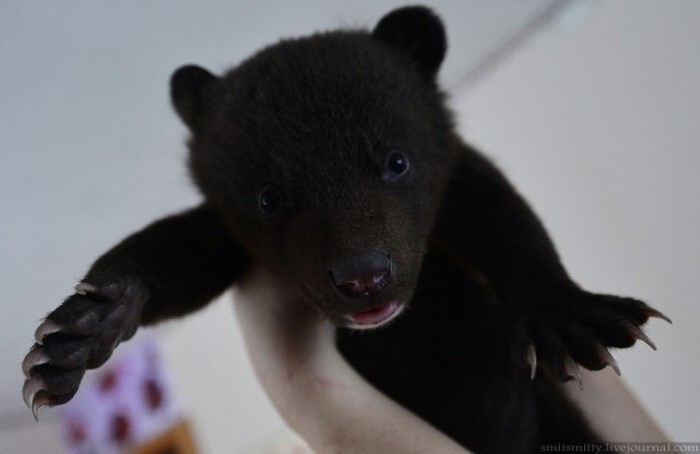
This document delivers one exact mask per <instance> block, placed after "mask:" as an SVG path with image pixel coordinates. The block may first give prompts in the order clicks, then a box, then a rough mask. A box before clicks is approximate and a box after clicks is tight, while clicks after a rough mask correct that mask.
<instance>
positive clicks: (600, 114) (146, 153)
mask: <svg viewBox="0 0 700 454" xmlns="http://www.w3.org/2000/svg"><path fill="white" fill-rule="evenodd" d="M278 3H279V4H278V7H276V8H275V7H273V6H274V5H273V6H271V4H270V3H262V2H253V1H245V2H242V1H239V2H223V1H222V2H211V3H208V4H207V5H208V7H207V8H206V9H204V8H202V7H201V6H199V5H200V4H199V3H197V4H196V3H194V2H185V1H178V2H168V3H167V4H166V3H155V2H136V1H129V2H120V3H119V4H115V3H113V4H105V3H94V2H87V1H83V2H79V1H74V2H64V3H61V4H58V3H55V2H38V1H23V2H21V3H20V2H19V1H16V2H11V1H8V2H3V3H2V4H1V5H0V147H1V148H0V213H2V221H1V222H0V238H2V241H0V294H1V295H2V302H0V324H1V328H2V330H1V331H0V332H2V336H3V338H2V343H0V362H1V364H0V370H2V371H3V372H2V373H1V374H0V451H3V452H4V451H5V450H6V449H7V450H9V452H17V451H19V450H22V451H23V452H26V453H30V452H46V446H50V445H51V444H52V443H53V440H54V439H55V438H56V437H57V433H56V431H55V428H54V427H53V424H52V422H51V421H52V415H51V412H50V411H48V412H46V413H45V416H46V417H45V419H44V420H45V421H47V422H45V423H43V424H39V425H38V426H35V425H33V423H31V424H30V421H31V416H29V414H28V412H26V410H25V409H23V408H22V403H21V399H20V397H19V390H20V388H21V382H22V377H21V372H20V371H19V364H20V362H21V359H22V355H23V354H24V352H25V351H26V349H27V348H28V347H29V346H30V345H31V334H32V332H33V329H34V327H35V326H36V322H37V320H38V319H39V318H40V317H41V315H43V314H44V313H46V312H47V311H49V310H51V309H52V308H53V307H54V306H55V305H57V304H58V303H59V302H60V300H61V298H62V297H63V296H64V295H66V294H68V292H69V291H70V288H71V286H72V285H73V284H74V283H75V281H76V279H77V278H79V277H80V276H81V275H82V273H83V272H84V271H85V269H86V268H87V266H88V264H89V263H90V262H91V261H92V260H93V259H94V258H95V257H96V256H97V255H98V254H99V253H101V252H102V251H104V250H105V249H106V248H107V247H109V246H110V245H112V244H113V243H114V242H115V241H117V240H118V239H120V238H122V237H123V236H124V235H125V234H127V233H129V232H131V231H133V230H135V229H137V228H139V227H141V226H142V225H144V224H145V223H147V222H149V221H150V220H152V219H154V218H155V217H157V216H160V215H163V214H166V213H168V212H171V211H174V210H177V209H180V208H182V207H185V206H187V205H190V204H192V203H194V201H195V200H196V199H197V197H196V195H195V193H194V191H193V190H192V189H191V188H190V186H189V185H188V182H187V177H186V172H185V169H184V165H183V160H184V155H185V151H184V146H183V145H182V143H183V139H184V136H185V133H184V129H183V128H182V127H181V126H180V125H179V123H178V122H177V120H176V118H175V116H174V115H173V114H172V113H171V111H170V108H169V105H168V100H167V79H168V77H169V74H170V72H171V71H172V70H173V69H174V68H175V67H177V66H178V65H180V64H183V63H187V62H196V63H200V64H202V65H204V66H207V67H209V68H210V69H212V70H221V69H223V68H225V67H227V66H230V65H231V64H232V63H235V62H236V61H238V60H240V59H241V58H243V57H245V56H246V55H248V54H249V53H250V52H252V51H254V50H255V49H256V48H258V47H259V46H261V45H263V44H266V43H269V42H271V41H274V40H275V39H276V38H278V37H280V36H285V35H296V34H303V33H307V32H309V31H312V30H318V29H324V28H333V27H336V26H338V25H347V24H353V25H356V24H361V25H370V26H371V25H372V24H373V23H374V22H375V21H376V20H377V19H378V18H379V17H380V16H381V15H382V14H383V13H384V12H386V11H388V10H389V9H391V7H393V6H395V5H398V4H400V3H401V2H399V1H388V0H387V1H382V2H341V1H333V2H328V1H325V2H324V1H314V2H312V1H306V2H294V7H291V6H290V5H291V2H278ZM425 3H428V4H432V5H435V7H436V9H437V10H438V11H439V12H441V14H442V15H443V17H444V18H445V20H446V22H447V25H448V29H449V31H450V33H451V34H450V38H451V43H452V45H451V49H450V52H449V54H448V63H447V65H446V67H445V73H444V78H443V81H444V82H445V83H446V84H447V85H448V86H452V87H455V90H456V91H455V93H454V99H453V104H454V106H455V108H456V110H457V111H458V113H459V118H460V124H461V125H463V126H462V130H463V131H464V134H465V136H466V137H468V138H469V139H470V140H472V141H473V142H474V143H476V144H477V145H479V146H480V147H481V148H482V149H484V150H485V151H487V153H488V154H489V155H491V156H492V157H494V158H495V159H496V160H497V162H498V163H499V164H500V165H501V167H503V168H504V169H505V170H506V172H507V173H508V174H509V175H510V176H511V177H512V178H513V180H514V181H515V183H516V185H517V186H518V187H519V188H521V190H522V192H523V193H524V194H525V195H526V196H527V197H528V199H529V200H530V201H531V202H532V203H533V205H534V206H535V208H536V209H537V211H538V212H539V213H540V214H541V216H542V217H543V218H544V220H545V223H546V224H547V226H548V227H549V230H550V231H551V233H552V234H553V236H554V238H555V240H556V242H557V244H558V246H559V248H560V251H561V253H562V255H563V258H564V260H565V262H566V264H567V265H568V267H569V269H570V271H571V273H572V274H573V275H574V276H575V277H577V278H578V280H579V281H580V282H581V283H582V284H584V285H585V286H587V287H589V288H591V289H596V290H600V291H610V292H619V293H627V294H630V295H635V296H639V297H642V298H646V299H648V300H649V301H650V302H652V303H653V304H654V305H655V306H656V307H658V308H659V309H661V310H662V311H664V312H666V313H668V315H669V316H671V318H673V319H674V325H673V326H664V325H663V323H662V322H652V323H651V325H650V327H649V332H650V334H651V335H652V337H653V338H654V340H655V341H656V342H657V345H659V351H658V352H651V351H650V350H648V349H647V348H646V347H645V346H641V347H639V348H636V349H634V350H631V351H624V352H619V353H617V355H616V356H617V358H618V359H619V363H620V366H621V368H622V370H623V376H624V377H625V378H626V379H627V380H628V382H629V383H630V384H631V385H632V387H633V389H634V390H635V391H636V392H637V394H638V395H639V396H640V398H641V400H642V401H643V402H644V403H645V405H646V406H647V407H648V408H649V409H650V410H651V412H652V413H653V414H654V415H655V416H656V417H657V419H658V420H659V421H660V423H661V425H662V426H663V427H664V428H665V429H666V430H667V431H668V432H669V434H670V435H671V436H672V438H673V439H676V440H686V441H687V440H696V441H697V440H698V439H700V437H699V435H700V431H699V430H698V422H697V421H698V416H700V410H698V408H700V393H698V391H696V387H695V384H696V383H697V382H698V381H700V366H698V364H697V362H695V361H694V359H695V358H696V357H697V353H698V347H697V344H698V335H697V330H696V329H695V327H694V326H693V323H695V321H696V320H698V319H699V317H698V316H699V315H700V314H699V312H700V309H699V308H700V306H699V305H698V304H697V303H696V301H695V300H696V298H695V296H696V295H697V269H698V265H700V263H699V261H700V260H699V259H698V257H699V254H698V253H699V252H700V246H699V245H698V241H697V233H696V232H697V231H699V230H700V209H699V206H700V205H699V204H698V200H699V197H698V196H699V195H700V190H698V187H697V184H696V182H695V176H696V175H697V174H698V172H699V171H700V162H699V161H700V158H699V157H698V154H697V149H698V145H700V130H699V128H698V127H697V126H696V123H698V120H700V95H699V93H700V90H699V89H700V86H699V85H700V82H698V81H700V44H699V43H700V3H698V2H697V1H695V0H672V1H664V2H661V1H658V0H656V1H654V0H624V1H623V0H618V1H615V2H612V1H607V2H602V1H601V2H592V3H591V5H592V7H591V8H590V12H591V14H590V15H589V16H588V17H585V18H583V19H584V20H583V22H582V23H580V24H579V25H577V26H573V25H571V22H572V21H571V20H567V21H565V22H566V24H569V25H562V26H560V27H555V28H550V29H548V30H547V31H546V32H544V33H541V34H540V35H538V36H537V38H536V39H534V40H530V41H528V42H527V43H526V45H525V46H521V47H519V48H518V52H516V53H511V54H509V55H510V58H509V59H507V60H506V61H505V63H504V64H502V65H501V66H499V67H498V68H497V70H496V72H493V73H490V74H489V75H488V77H485V78H482V79H480V80H479V82H478V83H477V84H476V85H468V86H465V85H464V84H460V83H459V81H460V80H464V78H465V77H466V76H467V75H468V74H472V73H473V72H472V70H473V69H474V67H475V65H476V64H477V63H479V62H483V57H484V56H486V55H488V54H489V52H491V51H493V50H494V49H496V48H498V46H499V45H502V44H503V43H504V41H505V39H506V38H507V37H508V36H512V34H513V33H514V32H517V31H519V30H521V27H522V25H523V24H524V23H528V22H529V21H531V20H532V18H533V17H535V16H536V15H537V14H539V13H541V11H542V7H543V6H546V5H547V4H551V3H552V2H546V1H544V0H542V1H539V2H538V1H534V0H527V1H524V0H518V1H515V0H511V1H507V2H502V3H499V5H500V6H498V5H496V6H494V3H495V2H487V1H485V0H484V1H478V0H473V1H464V2H458V1H447V0H445V1H441V2H437V1H435V2H425ZM579 4H580V5H584V4H588V2H579ZM279 5H283V7H282V6H279ZM574 22H575V21H574ZM157 331H158V334H159V335H161V337H162V338H163V340H164V345H165V349H166V355H167V358H168V361H169V365H170V368H171V369H172V372H173V375H174V377H175V381H176V385H177V388H178V391H179V392H180V394H181V396H182V398H183V400H184V402H185V404H186V406H187V409H188V414H189V416H190V417H191V418H192V421H193V422H194V424H195V427H194V428H195V430H196V436H197V438H198V441H199V442H200V445H201V446H202V448H203V452H232V451H236V450H239V449H242V448H244V447H246V446H250V445H251V444H252V443H254V442H255V441H256V440H259V439H260V438H262V437H264V436H265V435H266V434H269V433H271V432H273V431H275V430H277V429H278V428H281V427H282V423H281V421H280V420H279V419H278V417H277V416H276V415H275V414H274V412H273V411H272V409H271V408H270V406H269V404H267V402H266V400H265V399H264V396H263V395H262V393H261V391H260V390H259V388H258V387H257V385H256V383H255V381H254V378H253V376H252V373H251V371H250V368H249V367H248V365H247V363H246V360H245V354H244V352H243V350H242V345H241V342H240V339H239V338H238V331H237V328H236V326H235V321H234V320H233V316H232V311H231V308H230V304H229V300H228V298H224V299H223V300H222V301H219V302H217V303H215V304H213V305H212V306H211V307H210V308H208V309H207V310H205V311H202V312H201V313H199V314H197V315H195V316H193V317H191V318H189V319H188V320H187V321H185V322H181V323H179V322H178V323H171V324H169V325H167V326H165V327H164V328H161V329H159V330H157Z"/></svg>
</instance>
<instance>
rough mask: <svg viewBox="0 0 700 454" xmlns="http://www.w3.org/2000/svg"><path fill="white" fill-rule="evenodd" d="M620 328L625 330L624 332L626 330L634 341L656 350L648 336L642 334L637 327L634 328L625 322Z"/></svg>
mask: <svg viewBox="0 0 700 454" xmlns="http://www.w3.org/2000/svg"><path fill="white" fill-rule="evenodd" d="M622 326H623V327H624V328H625V330H627V333H628V334H629V335H630V336H632V337H633V338H635V339H639V340H641V341H642V342H644V343H646V344H647V345H648V346H649V347H651V348H652V350H656V345H655V344H654V342H652V340H651V339H650V338H649V336H647V335H646V334H644V331H642V330H641V329H639V328H638V327H636V326H634V325H633V324H631V323H630V322H628V321H627V320H625V321H623V322H622Z"/></svg>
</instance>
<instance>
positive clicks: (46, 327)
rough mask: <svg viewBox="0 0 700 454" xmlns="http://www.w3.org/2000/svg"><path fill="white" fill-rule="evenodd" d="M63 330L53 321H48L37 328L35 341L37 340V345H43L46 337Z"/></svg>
mask: <svg viewBox="0 0 700 454" xmlns="http://www.w3.org/2000/svg"><path fill="white" fill-rule="evenodd" d="M61 329H62V327H61V325H59V324H58V323H56V322H54V321H52V320H49V319H46V320H44V321H43V322H42V323H41V325H39V326H38V327H37V329H36V331H34V339H35V340H36V343H37V344H39V345H41V344H42V342H43V340H44V338H45V337H46V336H48V335H49V334H53V333H57V332H59V331H61Z"/></svg>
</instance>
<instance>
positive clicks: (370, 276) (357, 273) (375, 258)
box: [331, 251, 392, 296]
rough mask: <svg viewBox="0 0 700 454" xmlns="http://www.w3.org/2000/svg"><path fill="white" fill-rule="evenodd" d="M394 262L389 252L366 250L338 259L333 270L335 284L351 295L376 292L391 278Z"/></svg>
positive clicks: (332, 275)
mask: <svg viewBox="0 0 700 454" xmlns="http://www.w3.org/2000/svg"><path fill="white" fill-rule="evenodd" d="M391 271H392V263H391V258H390V257H389V255H388V254H384V253H382V252H379V251H366V252H363V253H361V254H357V255H351V256H347V257H344V258H342V259H340V260H338V261H337V262H336V264H335V266H334V267H333V269H332V270H331V277H332V278H333V281H334V282H335V285H336V286H337V287H338V288H339V289H340V290H342V291H343V292H344V293H346V294H348V295H350V296H362V295H368V294H370V293H376V292H378V291H380V290H381V289H383V288H384V287H386V286H387V285H388V284H389V282H390V279H391Z"/></svg>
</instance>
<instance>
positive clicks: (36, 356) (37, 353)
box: [22, 344, 49, 378]
mask: <svg viewBox="0 0 700 454" xmlns="http://www.w3.org/2000/svg"><path fill="white" fill-rule="evenodd" d="M48 362H49V357H48V356H46V353H44V349H43V348H41V347H40V346H39V345H38V344H37V345H34V347H32V349H31V350H29V353H27V356H25V357H24V360H23V361H22V372H23V373H24V376H25V377H27V378H29V371H31V370H32V367H34V366H38V365H40V364H46V363H48Z"/></svg>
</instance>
